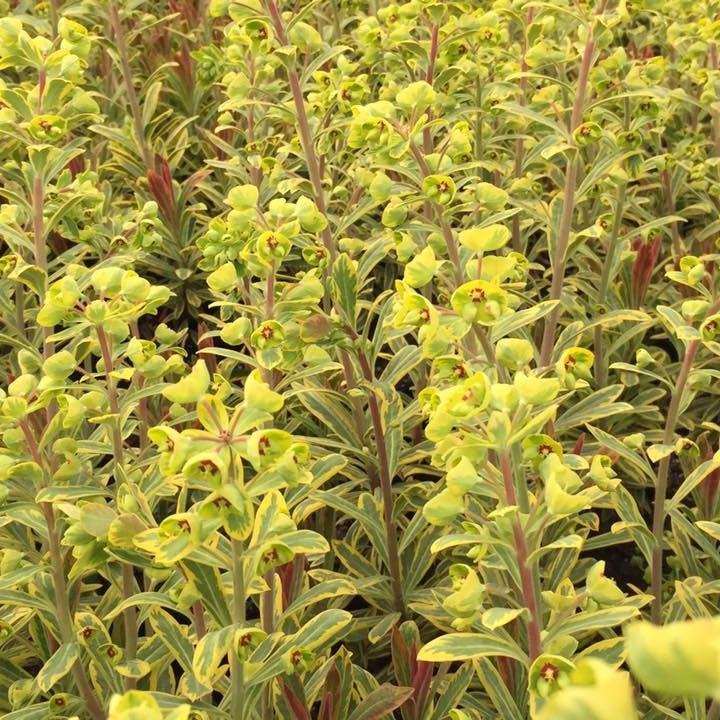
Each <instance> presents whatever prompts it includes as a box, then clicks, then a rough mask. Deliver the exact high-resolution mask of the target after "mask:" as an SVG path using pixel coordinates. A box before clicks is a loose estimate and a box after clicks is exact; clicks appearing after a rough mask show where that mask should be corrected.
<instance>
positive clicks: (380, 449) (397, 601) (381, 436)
mask: <svg viewBox="0 0 720 720" xmlns="http://www.w3.org/2000/svg"><path fill="white" fill-rule="evenodd" d="M358 359H359V360H360V366H361V367H362V371H363V375H364V377H365V380H366V381H367V382H368V383H370V385H372V384H373V383H374V382H375V375H374V373H373V371H372V368H371V367H370V362H369V360H368V357H367V355H366V354H365V352H364V351H363V350H362V348H359V349H358ZM368 404H369V405H370V416H371V417H372V424H373V432H374V434H375V446H376V448H377V454H378V465H379V468H380V492H381V494H382V499H383V521H384V524H385V538H386V540H387V546H388V565H389V567H388V569H389V571H390V584H391V585H392V594H393V605H394V607H395V610H396V611H397V612H399V613H401V614H402V615H403V616H405V615H406V608H405V599H404V597H403V590H402V571H401V569H400V553H399V551H398V544H397V531H396V529H395V524H394V522H393V506H394V498H393V491H392V478H391V477H390V461H389V458H388V451H387V445H386V444H385V429H384V428H383V421H382V414H381V412H380V404H379V403H378V400H377V396H376V395H375V393H374V392H371V393H370V397H369V399H368Z"/></svg>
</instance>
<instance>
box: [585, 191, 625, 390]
mask: <svg viewBox="0 0 720 720" xmlns="http://www.w3.org/2000/svg"><path fill="white" fill-rule="evenodd" d="M626 190H627V185H625V184H622V185H621V186H620V187H619V188H618V192H617V203H616V205H615V218H614V219H613V226H612V230H611V231H610V241H609V243H608V250H607V255H606V257H605V263H604V264H603V269H602V274H601V275H600V288H599V289H598V295H597V301H598V304H599V305H600V306H601V308H602V306H604V305H605V301H606V300H607V294H608V288H609V286H610V272H611V271H612V269H613V265H614V264H615V255H616V253H617V249H618V241H617V240H618V237H619V235H620V227H621V226H622V219H623V206H624V205H625V192H626ZM602 336H603V331H602V325H598V326H597V327H596V328H595V341H594V347H593V349H594V351H595V374H596V379H597V385H598V387H604V385H605V380H606V378H607V367H606V363H605V357H604V350H605V349H604V347H603V342H602Z"/></svg>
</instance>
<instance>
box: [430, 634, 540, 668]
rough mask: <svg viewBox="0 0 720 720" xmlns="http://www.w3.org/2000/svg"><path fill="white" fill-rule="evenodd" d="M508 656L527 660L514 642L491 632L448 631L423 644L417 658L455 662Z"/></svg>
mask: <svg viewBox="0 0 720 720" xmlns="http://www.w3.org/2000/svg"><path fill="white" fill-rule="evenodd" d="M498 655H500V656H503V657H510V658H514V659H515V660H519V661H520V662H521V663H526V662H527V657H526V655H525V653H524V652H523V651H522V650H520V648H519V647H518V646H517V644H515V643H514V642H511V641H510V640H506V639H505V638H503V637H502V636H500V635H498V634H491V633H450V634H449V635H443V636H441V637H439V638H435V640H431V641H430V642H429V643H428V644H427V645H424V646H423V647H422V648H421V649H420V652H419V653H418V660H425V661H427V662H455V661H457V660H472V659H473V658H480V657H496V656H498Z"/></svg>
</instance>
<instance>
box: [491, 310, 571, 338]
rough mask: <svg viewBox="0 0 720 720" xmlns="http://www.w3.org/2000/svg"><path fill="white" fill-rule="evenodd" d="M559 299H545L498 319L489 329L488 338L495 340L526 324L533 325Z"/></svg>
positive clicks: (549, 311) (546, 313) (548, 311)
mask: <svg viewBox="0 0 720 720" xmlns="http://www.w3.org/2000/svg"><path fill="white" fill-rule="evenodd" d="M558 302H559V300H545V301H544V302H540V303H537V304H535V305H533V306H532V307H529V308H527V309H525V310H519V311H518V312H514V313H512V314H511V315H508V316H507V317H504V318H502V319H501V320H499V321H498V322H497V323H495V325H493V327H492V329H491V330H490V339H491V340H492V341H493V342H497V341H498V340H500V338H504V337H505V336H506V335H510V333H513V332H515V331H517V330H520V329H521V328H524V327H527V326H528V325H534V324H535V323H536V322H537V321H538V320H540V319H542V318H544V317H545V316H546V315H549V314H550V313H551V312H552V311H553V308H554V307H555V306H556V305H557V304H558Z"/></svg>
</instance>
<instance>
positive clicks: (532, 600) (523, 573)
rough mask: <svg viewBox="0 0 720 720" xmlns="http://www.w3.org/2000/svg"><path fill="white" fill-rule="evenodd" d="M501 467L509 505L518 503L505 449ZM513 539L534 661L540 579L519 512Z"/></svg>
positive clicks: (538, 647) (537, 647)
mask: <svg viewBox="0 0 720 720" xmlns="http://www.w3.org/2000/svg"><path fill="white" fill-rule="evenodd" d="M500 468H501V470H502V476H503V483H504V485H505V495H506V498H507V503H508V505H517V498H516V495H515V486H514V484H513V473H512V464H511V462H510V455H509V454H508V453H507V451H504V452H502V453H501V455H500ZM513 539H514V540H515V554H516V556H517V562H518V570H519V572H520V584H521V587H522V595H523V604H524V605H525V607H526V608H527V609H528V612H529V613H530V617H529V618H528V621H527V634H528V646H529V650H528V655H529V658H530V662H531V663H532V662H533V661H534V660H535V658H537V657H538V656H539V655H540V653H541V652H542V642H541V640H540V613H539V606H538V600H537V594H536V592H535V591H536V587H537V586H538V585H539V581H538V579H537V578H536V575H537V573H536V571H535V568H534V566H533V568H532V569H531V568H530V567H529V566H528V551H527V544H526V542H525V533H524V532H523V528H522V526H521V524H520V518H519V516H518V515H517V513H516V514H515V516H514V519H513Z"/></svg>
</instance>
